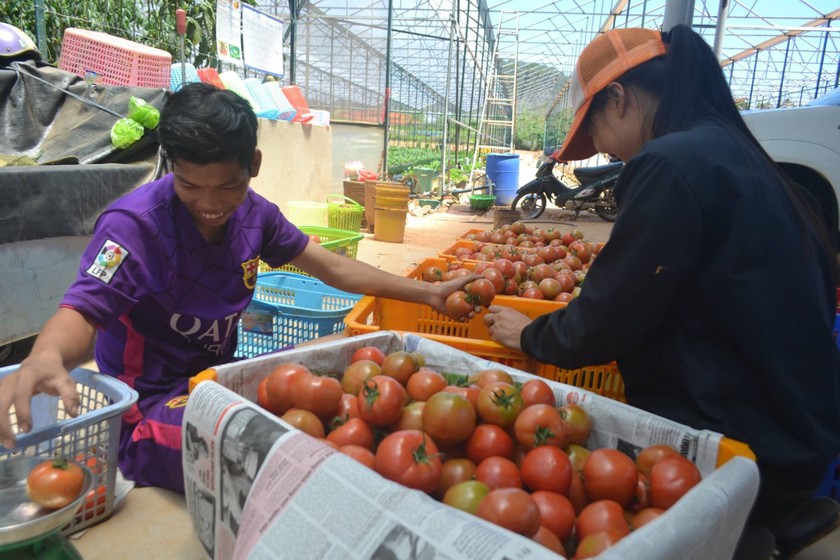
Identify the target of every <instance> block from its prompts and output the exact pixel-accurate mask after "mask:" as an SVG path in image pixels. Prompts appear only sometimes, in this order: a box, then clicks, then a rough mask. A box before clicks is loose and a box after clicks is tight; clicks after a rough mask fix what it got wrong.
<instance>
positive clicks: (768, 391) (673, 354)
mask: <svg viewBox="0 0 840 560" xmlns="http://www.w3.org/2000/svg"><path fill="white" fill-rule="evenodd" d="M570 85H571V87H570V91H571V95H572V99H573V104H574V108H575V111H576V113H575V118H574V122H573V124H572V128H571V130H570V132H569V134H568V136H567V138H566V141H565V143H564V145H563V147H562V148H561V149H560V150H558V152H556V153H555V154H554V155H553V157H554V158H555V159H557V160H559V161H568V160H579V159H584V158H588V157H590V156H592V155H594V154H595V153H597V152H603V153H609V154H611V155H614V156H616V157H618V158H620V159H621V160H623V161H625V162H626V165H625V168H624V170H623V171H622V174H621V177H620V178H619V181H618V184H617V185H616V189H615V194H616V198H617V200H618V203H619V210H620V214H619V217H618V220H617V221H616V223H615V226H614V228H613V230H612V233H611V235H610V240H609V243H608V244H607V245H606V246H605V247H604V249H603V250H602V251H601V253H600V255H599V256H598V258H597V259H596V261H595V262H594V264H593V266H592V268H591V269H590V271H589V273H588V274H587V277H586V282H585V284H584V286H583V289H582V291H581V294H580V297H579V298H577V299H576V300H574V301H572V302H571V303H570V304H569V305H568V307H566V308H565V309H562V310H559V311H556V312H554V313H551V314H549V315H544V316H542V317H539V318H538V319H536V320H534V321H531V320H529V319H528V318H527V317H525V316H524V315H521V314H518V313H517V312H515V311H513V310H510V309H507V308H501V307H491V308H490V313H488V314H487V316H486V319H485V320H486V322H487V324H488V325H489V326H490V333H491V336H492V337H493V338H494V339H495V340H497V341H499V342H501V343H502V344H505V345H506V346H508V347H511V348H516V349H521V350H523V351H524V352H526V353H527V354H529V355H531V356H533V357H535V358H537V359H538V360H540V361H541V362H545V363H550V364H554V365H557V366H559V367H563V368H577V367H581V366H584V365H592V364H602V363H608V362H610V361H612V360H617V362H618V365H619V369H620V370H621V373H622V376H623V377H624V381H625V384H626V395H627V399H628V401H629V403H630V404H632V405H633V406H636V407H639V408H642V409H645V410H648V411H650V412H653V413H656V414H659V415H661V416H664V417H667V418H671V419H673V420H676V421H678V422H682V423H684V424H687V425H689V426H692V427H695V428H701V429H709V430H714V431H717V432H721V433H723V434H725V435H727V436H729V437H732V438H735V439H737V440H740V441H743V442H746V443H747V444H749V446H750V447H751V448H752V450H753V451H754V452H755V454H756V456H757V463H758V466H759V471H760V474H761V488H760V491H759V496H758V498H757V501H756V505H755V507H754V509H753V514H752V516H751V520H752V521H753V522H754V523H755V524H756V525H759V526H763V527H766V528H768V529H769V530H770V531H771V532H774V533H776V534H777V536H778V535H779V534H781V533H782V532H783V529H784V528H785V526H786V525H787V524H788V521H789V516H790V515H791V514H792V513H794V512H796V511H797V510H798V509H799V508H800V507H802V506H803V504H805V503H806V502H807V501H808V499H809V498H810V496H812V494H813V492H814V490H815V489H816V487H817V486H818V485H819V482H820V481H821V479H822V478H823V475H824V473H825V470H826V467H827V465H828V463H829V462H830V461H831V460H832V459H834V458H836V457H837V456H838V453H840V373H838V371H839V368H838V364H840V361H839V358H838V349H837V345H836V342H835V339H834V337H833V335H832V328H833V324H834V319H835V308H836V297H837V296H836V284H837V282H836V271H835V267H836V265H835V257H834V254H833V250H832V249H831V244H830V243H829V242H828V238H827V235H826V232H825V229H824V227H823V225H822V223H821V220H820V218H818V217H817V215H816V214H815V213H813V212H812V210H811V208H810V206H809V205H808V203H807V202H803V200H802V199H801V198H800V196H799V195H798V193H797V192H796V189H795V186H794V185H793V184H792V183H790V182H789V181H788V180H786V178H785V177H784V176H783V175H782V173H781V172H780V170H779V168H778V167H777V166H776V165H775V164H774V163H773V161H772V160H771V159H770V157H769V156H768V155H767V153H766V152H765V151H764V150H763V149H762V148H761V146H760V145H759V143H758V141H757V140H756V139H755V138H754V137H753V135H752V134H751V133H750V131H749V130H748V129H747V127H746V125H745V124H744V121H743V119H742V118H741V116H740V114H739V112H738V109H737V107H736V106H735V103H734V102H733V100H732V95H731V92H730V91H729V88H728V86H727V84H726V82H725V80H724V77H723V73H722V72H721V68H720V66H719V65H718V63H717V60H716V59H715V57H714V55H713V53H712V51H711V49H710V48H709V46H708V45H707V44H706V42H705V41H704V40H703V39H702V38H701V37H700V36H699V35H697V34H696V33H694V32H693V31H691V30H690V29H689V28H687V27H685V26H677V27H675V28H674V29H673V30H672V31H671V32H669V33H660V32H658V31H655V30H650V29H616V30H611V31H608V32H607V33H604V34H602V35H600V36H599V37H598V38H596V39H595V40H594V41H593V42H592V43H591V44H590V45H589V46H587V48H586V49H585V50H584V51H583V53H582V54H581V57H580V59H579V61H578V64H577V68H576V72H575V75H574V76H573V77H572V80H571V84H570Z"/></svg>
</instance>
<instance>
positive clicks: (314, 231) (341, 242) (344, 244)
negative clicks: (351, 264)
mask: <svg viewBox="0 0 840 560" xmlns="http://www.w3.org/2000/svg"><path fill="white" fill-rule="evenodd" d="M298 229H300V231H302V232H303V233H305V234H306V235H309V236H314V235H317V236H318V240H319V242H320V244H321V247H323V248H324V249H327V250H329V251H332V252H333V253H338V254H339V255H344V256H345V257H350V258H351V259H355V258H356V253H357V251H358V250H359V241H361V240H362V239H364V238H365V236H364V235H363V234H361V233H358V232H354V231H346V230H343V229H335V228H325V227H320V226H298ZM278 270H279V271H284V272H294V273H295V274H302V275H304V276H311V275H310V274H307V273H306V272H304V271H302V270H301V269H299V268H298V267H296V266H292V265H290V264H285V265H283V266H281V267H279V268H271V267H270V266H269V265H268V263H266V262H263V261H260V272H272V271H278Z"/></svg>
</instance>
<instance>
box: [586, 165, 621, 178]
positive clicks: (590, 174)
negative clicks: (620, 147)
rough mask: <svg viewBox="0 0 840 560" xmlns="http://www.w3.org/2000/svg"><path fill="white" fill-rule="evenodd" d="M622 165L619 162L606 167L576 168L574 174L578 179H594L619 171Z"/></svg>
mask: <svg viewBox="0 0 840 560" xmlns="http://www.w3.org/2000/svg"><path fill="white" fill-rule="evenodd" d="M622 165H624V163H623V162H621V161H619V162H616V163H608V164H606V165H597V166H595V167H576V168H575V170H574V174H575V177H577V178H578V179H594V178H597V177H601V176H602V175H606V174H607V173H612V172H613V171H616V170H618V169H621V166H622Z"/></svg>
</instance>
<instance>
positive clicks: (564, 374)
mask: <svg viewBox="0 0 840 560" xmlns="http://www.w3.org/2000/svg"><path fill="white" fill-rule="evenodd" d="M546 303H549V304H552V303H553V302H545V301H538V300H532V299H526V298H514V297H511V298H508V301H506V302H505V303H504V305H505V306H506V307H510V308H512V309H515V310H517V311H519V312H520V313H523V314H525V315H527V316H528V317H530V318H532V319H534V318H536V317H539V316H540V315H544V314H545V313H550V312H551V311H553V310H554V309H557V308H558V307H560V306H562V305H563V304H561V303H553V305H549V306H547V305H545V304H546ZM344 322H345V324H346V325H347V329H346V332H347V334H348V335H350V336H357V335H360V334H365V333H371V332H376V331H380V330H387V331H398V332H411V333H415V334H419V335H422V336H424V337H426V338H429V339H431V340H435V341H437V342H441V343H443V344H446V345H449V346H452V347H453V348H457V349H458V350H461V351H463V352H467V353H468V354H472V355H473V356H477V357H479V358H484V359H486V360H491V361H494V362H498V363H500V364H504V365H507V366H510V367H514V368H516V369H519V370H522V371H526V372H529V373H533V374H536V375H539V376H541V377H545V378H547V379H552V380H554V381H559V382H560V383H566V384H568V385H574V386H576V387H581V388H583V389H588V390H590V391H592V392H593V393H597V394H599V395H603V396H605V397H609V398H611V399H615V400H620V401H625V400H626V399H625V396H624V382H623V380H622V379H621V375H620V373H619V371H618V367H617V366H616V365H615V364H614V363H613V364H606V365H599V366H590V367H585V368H579V369H563V368H558V367H557V366H552V365H549V364H542V363H540V362H538V361H537V360H534V359H533V358H531V357H529V356H527V355H526V354H524V353H522V352H520V351H518V350H512V349H510V348H506V347H504V346H502V345H501V344H499V343H497V342H494V341H493V340H491V339H490V333H489V332H488V331H487V325H485V324H484V316H483V314H481V315H478V316H476V317H474V318H473V319H472V320H470V321H468V322H464V323H462V322H458V321H455V320H453V319H450V318H449V317H446V316H444V315H441V314H440V313H438V312H436V311H434V310H433V309H432V308H431V307H428V306H426V305H422V304H419V303H408V302H404V301H398V300H393V299H387V298H379V297H374V296H365V297H363V298H362V299H361V300H359V302H358V303H357V304H356V305H355V306H354V307H353V309H352V310H350V313H348V314H347V316H346V317H345V319H344Z"/></svg>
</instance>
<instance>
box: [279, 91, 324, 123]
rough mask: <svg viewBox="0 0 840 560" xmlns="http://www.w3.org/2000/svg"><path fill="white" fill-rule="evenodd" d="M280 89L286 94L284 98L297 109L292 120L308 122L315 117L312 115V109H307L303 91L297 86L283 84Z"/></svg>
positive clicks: (307, 105)
mask: <svg viewBox="0 0 840 560" xmlns="http://www.w3.org/2000/svg"><path fill="white" fill-rule="evenodd" d="M280 89H281V90H282V91H283V95H285V96H286V99H288V100H289V103H291V104H292V107H294V108H295V110H296V111H297V115H295V118H293V119H292V122H299V123H308V122H309V121H311V120H312V119H314V118H315V115H313V114H312V111H310V109H309V104H308V103H307V102H306V98H304V97H303V92H301V91H300V88H299V87H298V86H296V85H290V86H284V87H282V88H280Z"/></svg>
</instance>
